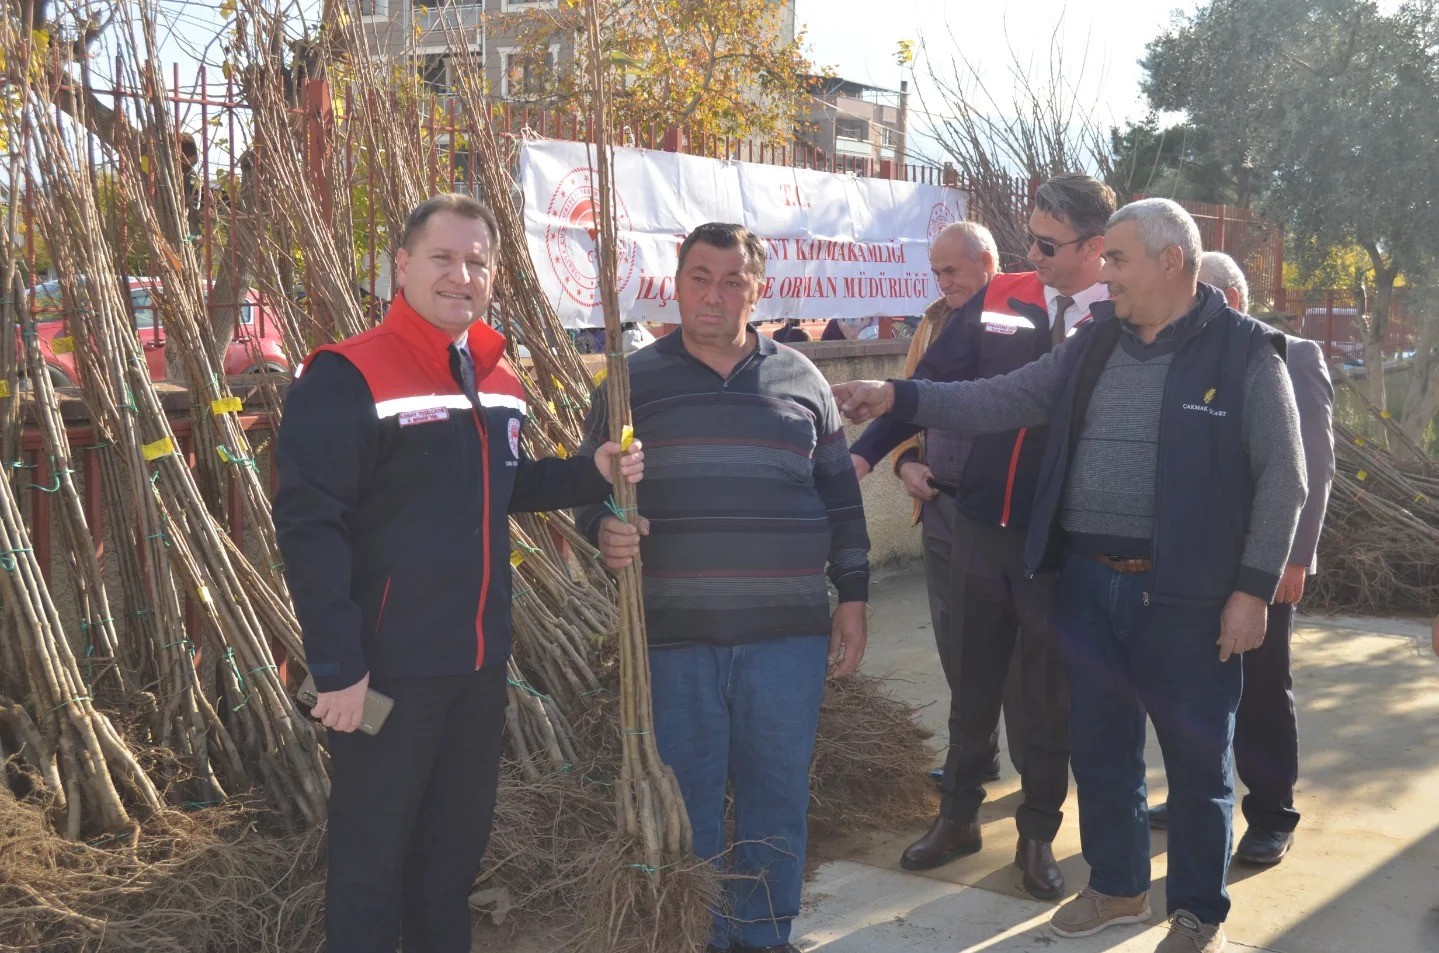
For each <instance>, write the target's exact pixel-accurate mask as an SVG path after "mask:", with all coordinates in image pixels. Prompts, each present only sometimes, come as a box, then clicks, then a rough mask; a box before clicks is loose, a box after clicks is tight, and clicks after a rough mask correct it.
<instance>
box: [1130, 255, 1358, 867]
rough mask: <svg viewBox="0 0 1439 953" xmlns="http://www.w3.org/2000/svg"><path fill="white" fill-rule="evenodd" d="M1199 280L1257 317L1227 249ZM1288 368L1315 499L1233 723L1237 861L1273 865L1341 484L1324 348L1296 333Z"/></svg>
mask: <svg viewBox="0 0 1439 953" xmlns="http://www.w3.org/2000/svg"><path fill="white" fill-rule="evenodd" d="M1199 280H1200V281H1202V282H1204V283H1205V284H1207V285H1213V286H1214V287H1216V288H1218V289H1219V290H1220V291H1222V292H1223V293H1224V297H1225V299H1226V300H1228V302H1229V306H1230V307H1231V308H1233V309H1234V310H1235V311H1239V312H1241V313H1245V314H1247V313H1248V312H1249V282H1248V281H1246V280H1245V278H1244V272H1243V270H1242V269H1240V267H1239V264H1238V263H1237V262H1236V261H1235V260H1234V259H1233V258H1230V257H1229V256H1228V255H1226V254H1224V253H1223V252H1217V251H1207V252H1205V253H1204V256H1203V258H1201V259H1200V262H1199ZM1285 343H1286V346H1287V349H1286V354H1285V364H1286V366H1287V368H1288V371H1289V381H1290V383H1291V384H1292V385H1293V386H1294V399H1295V401H1296V402H1297V403H1298V405H1299V429H1300V433H1301V434H1302V435H1303V442H1304V469H1305V472H1306V473H1307V475H1308V479H1309V498H1308V499H1306V500H1305V501H1304V509H1303V510H1302V511H1301V512H1300V514H1299V528H1298V530H1296V531H1295V533H1294V545H1293V546H1292V547H1291V548H1290V551H1289V561H1288V563H1287V564H1285V566H1284V575H1283V578H1282V579H1281V580H1280V583H1279V592H1278V593H1277V594H1276V595H1275V597H1274V603H1273V604H1272V605H1271V606H1270V607H1269V622H1268V628H1267V630H1266V632H1265V634H1264V643H1263V644H1262V645H1260V647H1259V648H1257V649H1255V650H1254V651H1252V652H1249V653H1248V654H1246V655H1245V656H1244V695H1243V697H1242V698H1241V699H1240V702H1239V713H1238V715H1237V716H1236V718H1235V722H1234V767H1235V770H1236V771H1237V772H1238V774H1239V780H1241V781H1243V782H1244V786H1245V788H1247V789H1248V790H1247V792H1246V793H1245V795H1244V800H1243V802H1242V807H1243V810H1244V820H1245V821H1246V822H1247V823H1248V829H1246V830H1245V832H1244V836H1243V837H1241V838H1240V839H1239V847H1238V849H1237V850H1236V851H1235V852H1234V858H1235V859H1236V860H1238V861H1241V862H1243V863H1247V864H1255V865H1259V866H1273V865H1274V864H1277V863H1279V862H1280V861H1281V860H1283V859H1284V856H1285V855H1286V854H1288V853H1289V849H1290V847H1292V846H1293V844H1294V829H1295V828H1296V827H1297V826H1298V824H1299V811H1298V810H1296V809H1295V807H1294V785H1295V784H1296V783H1297V782H1298V780H1299V722H1298V718H1297V716H1296V712H1295V708H1294V680H1293V678H1292V677H1291V675H1290V671H1289V642H1290V638H1291V636H1292V635H1293V631H1294V608H1295V606H1296V605H1297V604H1298V602H1299V600H1300V599H1302V598H1304V581H1305V576H1307V575H1309V574H1312V573H1314V572H1316V571H1317V570H1318V568H1319V563H1318V551H1319V534H1320V531H1321V530H1322V529H1323V527H1324V511H1325V509H1326V508H1327V507H1328V505H1329V488H1330V486H1331V485H1332V484H1333V482H1334V384H1333V382H1332V381H1330V379H1329V370H1328V369H1327V368H1326V367H1325V366H1324V351H1323V349H1322V348H1321V347H1320V346H1319V345H1318V344H1316V343H1315V342H1313V341H1307V340H1305V339H1304V338H1297V337H1292V336H1291V337H1288V338H1287V340H1286V342H1285ZM1168 825H1169V810H1168V807H1167V805H1163V804H1161V805H1157V806H1155V807H1152V808H1150V810H1149V826H1150V827H1157V828H1164V827H1167V826H1168Z"/></svg>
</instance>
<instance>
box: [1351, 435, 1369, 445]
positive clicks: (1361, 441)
mask: <svg viewBox="0 0 1439 953" xmlns="http://www.w3.org/2000/svg"><path fill="white" fill-rule="evenodd" d="M1368 442H1369V441H1368V440H1365V439H1364V438H1363V437H1355V438H1354V445H1355V446H1356V447H1362V446H1364V445H1365V444H1366V443H1368Z"/></svg>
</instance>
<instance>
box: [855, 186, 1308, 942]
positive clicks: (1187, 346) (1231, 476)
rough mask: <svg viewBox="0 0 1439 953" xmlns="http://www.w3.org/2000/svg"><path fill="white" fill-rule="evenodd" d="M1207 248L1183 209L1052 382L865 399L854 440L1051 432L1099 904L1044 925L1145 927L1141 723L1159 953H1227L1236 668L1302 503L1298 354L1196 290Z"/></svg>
mask: <svg viewBox="0 0 1439 953" xmlns="http://www.w3.org/2000/svg"><path fill="white" fill-rule="evenodd" d="M1199 256H1200V244H1199V229H1198V226H1197V225H1196V224H1195V222H1194V219H1193V218H1191V217H1190V215H1189V213H1188V212H1186V211H1185V210H1184V209H1183V208H1181V207H1180V206H1179V205H1177V204H1175V203H1174V202H1170V201H1168V200H1167V199H1146V200H1144V201H1141V202H1135V203H1133V204H1131V205H1127V206H1125V207H1124V208H1122V209H1120V210H1119V211H1118V212H1116V213H1115V214H1114V216H1113V217H1111V218H1110V220H1109V224H1108V227H1107V228H1106V229H1105V233H1104V267H1103V269H1102V271H1101V273H1100V279H1101V280H1102V281H1104V282H1106V283H1107V284H1108V285H1109V294H1110V301H1109V302H1107V303H1106V302H1099V303H1096V304H1095V305H1094V306H1093V308H1092V312H1093V314H1094V320H1093V321H1091V322H1090V323H1089V324H1087V325H1085V326H1084V327H1083V328H1080V329H1079V330H1078V331H1077V332H1076V333H1075V334H1074V335H1073V336H1071V337H1070V338H1068V339H1067V340H1066V341H1064V342H1063V343H1061V344H1060V345H1059V346H1058V347H1056V348H1055V349H1054V350H1052V351H1050V352H1049V353H1048V354H1046V355H1044V356H1043V357H1041V358H1040V359H1039V360H1037V361H1035V362H1033V363H1032V364H1028V365H1026V366H1024V367H1022V368H1020V369H1019V370H1017V371H1014V372H1013V373H1010V374H1006V375H1004V376H1002V377H994V378H990V379H988V380H982V381H962V382H957V383H946V384H941V383H931V382H929V381H889V382H877V381H859V382H854V383H850V384H841V385H840V386H838V387H836V388H835V395H836V397H837V398H838V399H839V401H840V405H841V409H842V410H843V411H844V412H845V413H846V414H847V415H848V416H850V418H851V419H854V420H868V419H870V418H872V417H875V416H878V415H881V414H885V413H890V414H893V415H894V416H895V417H897V418H899V419H901V420H909V421H913V422H915V423H917V424H921V425H923V426H926V427H950V428H953V429H957V430H970V431H974V432H986V431H996V430H1003V429H1008V428H1013V427H1020V426H1037V425H1040V424H1048V425H1049V437H1048V440H1047V442H1046V446H1045V452H1044V460H1043V462H1042V463H1041V465H1040V473H1039V482H1038V489H1037V491H1036V494H1035V499H1034V510H1033V514H1032V516H1031V519H1030V524H1029V538H1028V540H1027V545H1026V562H1027V565H1028V568H1029V571H1030V572H1041V571H1044V570H1045V569H1058V571H1059V586H1058V593H1057V610H1058V630H1059V643H1060V652H1061V655H1062V657H1063V660H1064V665H1065V669H1066V671H1067V672H1068V674H1069V685H1070V740H1071V747H1072V751H1071V765H1072V768H1073V771H1074V778H1075V785H1076V789H1077V792H1078V795H1079V829H1080V841H1081V844H1082V846H1083V849H1084V859H1085V860H1086V861H1087V862H1088V863H1089V867H1090V879H1089V884H1088V885H1087V886H1086V887H1085V888H1084V889H1083V890H1082V891H1081V892H1080V894H1079V896H1078V897H1076V898H1074V899H1073V900H1071V901H1070V902H1069V903H1067V904H1065V905H1064V906H1062V907H1061V908H1060V909H1059V910H1058V911H1056V912H1055V914H1054V916H1053V917H1052V918H1051V920H1050V927H1051V929H1053V931H1054V932H1055V933H1057V934H1058V935H1060V936H1065V937H1075V936H1088V935H1090V934H1093V933H1097V932H1099V931H1100V930H1102V929H1105V928H1106V927H1109V926H1112V925H1114V924H1121V923H1138V922H1142V921H1145V920H1148V919H1149V917H1150V916H1151V912H1150V907H1149V878H1150V874H1149V821H1148V817H1147V809H1146V805H1145V799H1146V791H1145V780H1144V778H1145V774H1144V738H1145V716H1146V714H1147V715H1148V716H1149V718H1150V719H1152V720H1153V722H1154V726H1155V731H1156V733H1157V734H1158V737H1159V744H1160V748H1161V750H1162V751H1163V752H1164V762H1165V768H1166V770H1167V772H1168V775H1169V815H1170V837H1169V872H1168V879H1167V882H1166V890H1165V893H1166V899H1167V902H1168V910H1167V912H1168V914H1169V932H1168V934H1167V935H1166V936H1165V938H1164V940H1163V941H1161V942H1160V944H1159V947H1158V950H1159V951H1160V953H1219V951H1220V950H1223V949H1224V947H1225V938H1224V930H1223V923H1224V920H1225V919H1226V917H1227V916H1228V914H1229V894H1228V892H1227V890H1226V888H1225V878H1226V875H1227V873H1228V868H1229V852H1230V849H1231V847H1232V841H1233V811H1234V787H1233V780H1232V767H1233V765H1232V759H1231V755H1230V745H1231V742H1232V741H1233V737H1234V719H1235V713H1236V711H1237V710H1238V708H1239V698H1240V690H1241V686H1242V683H1243V674H1242V669H1241V661H1240V655H1241V653H1243V652H1247V651H1249V650H1251V649H1254V648H1257V647H1258V646H1259V645H1260V644H1261V643H1262V642H1263V640H1264V632H1265V625H1266V614H1267V609H1268V606H1269V604H1270V603H1271V602H1273V601H1274V598H1275V594H1276V592H1277V591H1278V589H1279V583H1280V578H1281V576H1282V574H1283V571H1284V566H1285V564H1286V562H1287V560H1288V559H1289V553H1290V548H1291V545H1292V543H1293V539H1294V531H1295V527H1296V525H1297V524H1298V521H1299V511H1300V509H1301V507H1302V506H1303V504H1304V499H1305V492H1306V490H1305V487H1306V481H1305V473H1304V453H1303V448H1302V445H1301V442H1300V431H1299V412H1298V409H1297V407H1296V404H1295V400H1294V391H1293V388H1292V387H1291V386H1290V383H1289V375H1288V373H1287V372H1286V370H1285V365H1284V336H1283V335H1282V334H1278V333H1277V332H1274V331H1272V330H1270V329H1268V328H1266V327H1264V326H1263V325H1261V324H1259V323H1258V322H1257V321H1254V320H1253V319H1251V318H1248V317H1246V316H1244V315H1242V314H1240V313H1238V312H1237V311H1234V310H1233V309H1232V308H1230V307H1229V306H1228V303H1227V302H1226V301H1225V299H1224V296H1223V294H1222V293H1220V292H1219V291H1218V290H1217V289H1215V288H1212V287H1210V286H1209V285H1203V284H1199V283H1198V279H1197V275H1198V270H1199Z"/></svg>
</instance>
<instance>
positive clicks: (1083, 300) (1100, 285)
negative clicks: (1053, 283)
mask: <svg viewBox="0 0 1439 953" xmlns="http://www.w3.org/2000/svg"><path fill="white" fill-rule="evenodd" d="M1059 297H1060V293H1059V289H1058V288H1052V287H1050V286H1049V285H1045V286H1044V302H1045V304H1046V305H1048V307H1049V323H1050V324H1051V325H1053V324H1054V311H1055V305H1054V303H1055V302H1056V301H1057V300H1059ZM1071 297H1072V298H1073V299H1074V304H1073V305H1072V306H1071V307H1070V308H1069V310H1068V311H1066V312H1064V333H1065V336H1066V337H1067V336H1069V335H1071V334H1073V333H1074V329H1075V328H1076V327H1078V326H1079V325H1081V324H1083V323H1084V322H1085V321H1088V320H1089V308H1090V306H1091V305H1093V304H1094V302H1096V301H1108V300H1109V285H1107V284H1105V283H1104V282H1102V281H1096V282H1095V283H1094V284H1092V285H1090V286H1089V287H1088V288H1085V289H1084V290H1083V291H1080V292H1077V293H1076V294H1074V295H1072V296H1071Z"/></svg>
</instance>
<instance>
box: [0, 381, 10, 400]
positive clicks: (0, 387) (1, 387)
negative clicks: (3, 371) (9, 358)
mask: <svg viewBox="0 0 1439 953" xmlns="http://www.w3.org/2000/svg"><path fill="white" fill-rule="evenodd" d="M9 396H10V382H9V381H4V380H0V398H4V397H9Z"/></svg>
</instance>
